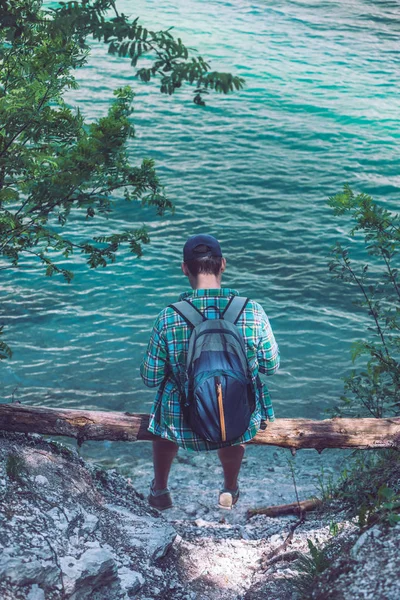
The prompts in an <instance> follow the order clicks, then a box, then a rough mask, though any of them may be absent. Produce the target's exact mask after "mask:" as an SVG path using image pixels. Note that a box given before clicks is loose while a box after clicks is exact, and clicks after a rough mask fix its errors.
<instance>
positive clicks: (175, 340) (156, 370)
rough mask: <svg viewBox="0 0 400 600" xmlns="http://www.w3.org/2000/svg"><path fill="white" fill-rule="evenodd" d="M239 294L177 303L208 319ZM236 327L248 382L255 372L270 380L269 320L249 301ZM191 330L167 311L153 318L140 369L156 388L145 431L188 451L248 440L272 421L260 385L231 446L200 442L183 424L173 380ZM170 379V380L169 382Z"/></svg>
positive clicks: (275, 363)
mask: <svg viewBox="0 0 400 600" xmlns="http://www.w3.org/2000/svg"><path fill="white" fill-rule="evenodd" d="M237 295H238V292H236V291H235V290H231V289H229V288H220V289H204V290H194V291H190V292H186V293H184V294H181V295H180V298H179V299H180V300H184V299H186V300H189V301H190V302H192V303H193V305H194V306H195V307H196V308H198V309H199V310H200V311H201V312H203V313H205V314H206V316H207V318H209V319H216V318H219V314H218V312H217V310H215V306H217V307H218V309H219V311H221V312H222V311H223V310H224V309H225V307H226V306H227V304H228V302H229V299H230V298H231V296H237ZM236 325H237V327H238V328H239V330H240V332H241V334H242V336H243V338H244V340H245V345H246V350H247V359H248V364H249V369H250V373H251V376H252V378H253V380H255V379H256V377H257V375H258V373H264V374H265V375H273V374H274V373H275V372H276V371H277V370H278V368H279V349H278V346H277V344H276V342H275V338H274V334H273V333H272V329H271V326H270V324H269V321H268V317H267V315H266V314H265V312H264V310H263V308H262V307H261V306H260V304H258V303H257V302H253V301H252V300H251V301H249V302H248V304H247V305H246V308H245V310H244V311H243V313H242V315H241V316H240V318H239V320H238V322H237V324H236ZM190 334H191V328H190V327H189V326H188V325H187V323H186V322H185V321H184V319H183V318H182V317H181V316H180V315H178V313H176V312H175V311H174V310H173V309H172V308H165V309H164V310H162V311H161V312H160V314H159V315H158V317H157V319H156V321H155V323H154V327H153V331H152V333H151V337H150V341H149V344H148V347H147V351H146V355H145V357H144V360H143V362H142V364H141V367H140V374H141V376H142V379H143V381H144V383H145V385H147V386H148V387H158V391H157V394H156V397H155V400H154V403H153V407H152V410H151V414H150V424H149V431H151V432H152V433H154V434H155V435H158V436H160V437H162V438H165V439H168V440H171V441H173V442H176V443H177V444H178V445H179V446H181V447H182V448H187V449H191V450H197V451H201V450H216V449H217V448H221V447H223V446H233V445H235V444H241V443H244V442H248V441H249V440H251V439H252V438H253V437H254V436H255V435H256V433H257V431H258V429H259V428H260V422H261V421H262V420H263V421H266V420H269V421H273V420H274V418H275V417H274V411H273V408H272V403H271V398H270V395H269V392H268V389H267V387H266V385H265V384H263V385H262V389H261V390H260V393H257V394H256V409H255V411H254V412H253V414H252V417H251V420H250V424H249V427H248V429H247V430H246V431H245V433H244V434H243V435H242V436H241V437H240V438H238V439H237V440H235V441H234V442H221V443H213V442H207V441H206V440H204V439H202V438H201V437H199V436H198V435H197V434H196V433H195V432H194V431H192V430H191V429H190V428H189V427H188V426H187V425H186V423H185V421H184V419H183V415H182V410H181V404H180V398H179V393H178V389H177V386H176V384H175V381H176V379H178V378H179V373H182V371H183V370H184V369H185V365H186V356H187V351H188V346H189V338H190ZM174 380H175V381H174Z"/></svg>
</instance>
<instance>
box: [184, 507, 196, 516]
mask: <svg viewBox="0 0 400 600" xmlns="http://www.w3.org/2000/svg"><path fill="white" fill-rule="evenodd" d="M197 509H198V507H197V505H196V504H188V505H187V506H186V507H185V513H186V514H187V515H189V517H194V516H195V515H197Z"/></svg>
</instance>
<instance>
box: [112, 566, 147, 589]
mask: <svg viewBox="0 0 400 600" xmlns="http://www.w3.org/2000/svg"><path fill="white" fill-rule="evenodd" d="M118 576H119V579H120V583H121V588H122V589H123V591H125V592H126V593H127V594H128V596H130V595H132V594H136V592H138V591H139V590H140V588H141V587H142V586H143V585H144V582H145V578H144V577H143V575H142V574H141V573H138V572H137V571H132V570H131V569H128V568H127V567H121V568H120V569H118Z"/></svg>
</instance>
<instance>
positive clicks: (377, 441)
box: [0, 403, 400, 452]
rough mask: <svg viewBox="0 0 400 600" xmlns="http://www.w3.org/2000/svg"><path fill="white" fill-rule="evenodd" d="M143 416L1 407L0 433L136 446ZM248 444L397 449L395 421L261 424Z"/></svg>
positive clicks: (398, 422)
mask: <svg viewBox="0 0 400 600" xmlns="http://www.w3.org/2000/svg"><path fill="white" fill-rule="evenodd" d="M148 424H149V417H148V415H143V414H132V413H128V412H125V413H121V412H105V411H94V410H75V409H64V408H63V409H58V408H48V407H46V406H24V405H22V404H19V403H11V404H0V430H3V431H17V432H22V433H41V434H48V435H60V436H67V437H72V438H76V439H77V440H78V443H82V442H83V441H85V440H99V441H100V440H110V441H126V442H136V441H138V440H147V441H150V440H153V439H159V438H155V436H153V435H152V434H151V433H149V432H148V431H147V427H148ZM250 443H251V444H259V445H266V446H280V447H281V448H289V449H291V450H292V451H293V452H294V451H295V450H299V449H301V448H315V449H316V450H318V451H319V452H321V451H322V450H324V449H325V448H361V449H371V448H374V449H376V448H400V418H398V417H396V418H392V419H373V418H367V419H340V418H336V419H325V420H323V421H313V420H309V419H277V420H276V421H274V422H273V423H262V427H261V429H260V430H259V431H258V433H257V435H256V436H255V438H253V439H252V440H251V442H250Z"/></svg>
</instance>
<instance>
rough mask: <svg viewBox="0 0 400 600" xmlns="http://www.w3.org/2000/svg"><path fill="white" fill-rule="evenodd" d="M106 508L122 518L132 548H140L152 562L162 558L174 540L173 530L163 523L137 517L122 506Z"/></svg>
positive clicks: (146, 517) (151, 518)
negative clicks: (148, 555)
mask: <svg viewBox="0 0 400 600" xmlns="http://www.w3.org/2000/svg"><path fill="white" fill-rule="evenodd" d="M107 508H108V509H109V510H112V511H114V512H117V513H119V514H120V515H121V516H123V525H124V530H125V533H126V534H128V536H129V538H130V543H131V544H132V545H133V546H136V547H138V546H142V547H143V548H146V550H147V552H148V553H149V554H150V557H151V559H152V560H153V561H156V560H158V559H160V558H163V557H164V556H165V555H166V554H167V552H168V550H169V549H170V547H171V546H172V544H173V542H174V540H175V538H176V531H175V529H174V528H173V527H172V526H171V525H169V524H167V523H166V522H165V521H162V520H160V519H155V518H154V517H150V516H143V517H138V516H137V515H134V514H133V513H132V512H131V511H129V510H127V509H126V508H125V507H124V506H117V505H114V504H108V505H107Z"/></svg>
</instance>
